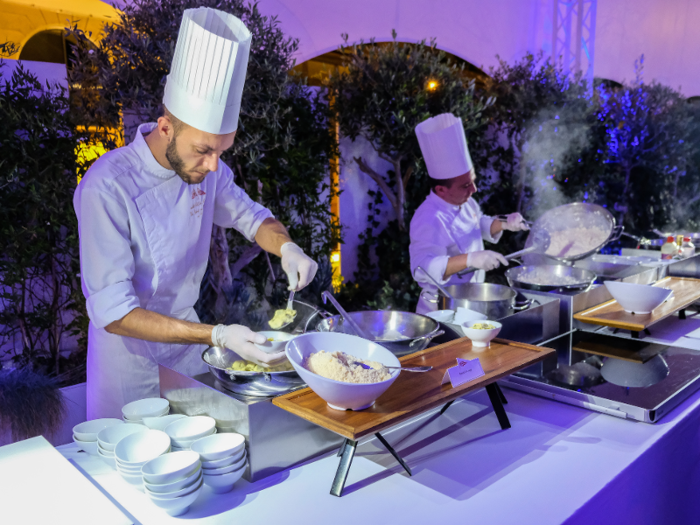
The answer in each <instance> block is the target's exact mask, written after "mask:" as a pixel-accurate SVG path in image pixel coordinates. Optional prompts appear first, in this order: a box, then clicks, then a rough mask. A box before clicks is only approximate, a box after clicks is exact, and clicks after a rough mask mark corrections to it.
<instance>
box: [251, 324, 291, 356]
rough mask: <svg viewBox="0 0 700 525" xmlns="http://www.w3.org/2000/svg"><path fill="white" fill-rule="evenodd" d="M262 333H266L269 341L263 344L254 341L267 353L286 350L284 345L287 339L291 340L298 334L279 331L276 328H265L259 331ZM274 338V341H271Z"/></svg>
mask: <svg viewBox="0 0 700 525" xmlns="http://www.w3.org/2000/svg"><path fill="white" fill-rule="evenodd" d="M258 333H259V334H260V335H264V336H265V338H266V339H267V341H265V342H264V343H262V344H258V343H254V344H255V346H257V347H258V348H259V349H260V350H262V351H263V352H265V353H266V354H276V353H278V352H283V351H284V346H285V345H286V344H287V341H291V340H292V339H294V338H295V337H296V336H295V335H292V334H290V333H287V332H279V331H274V330H263V331H262V332H258ZM270 339H272V341H270Z"/></svg>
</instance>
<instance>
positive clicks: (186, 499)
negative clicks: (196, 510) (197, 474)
mask: <svg viewBox="0 0 700 525" xmlns="http://www.w3.org/2000/svg"><path fill="white" fill-rule="evenodd" d="M201 492H202V482H201V481H200V484H199V487H197V489H195V490H194V491H193V492H190V493H189V494H187V495H185V496H180V497H179V498H175V499H165V498H157V497H154V496H152V495H151V494H149V495H148V497H149V498H150V499H151V501H152V502H153V503H154V504H155V505H156V506H158V507H160V508H161V509H163V510H164V511H165V512H167V513H168V514H170V515H171V516H180V515H182V514H184V513H185V512H187V511H188V510H189V509H190V505H192V504H193V503H194V502H195V500H196V499H197V498H198V497H199V494H200V493H201Z"/></svg>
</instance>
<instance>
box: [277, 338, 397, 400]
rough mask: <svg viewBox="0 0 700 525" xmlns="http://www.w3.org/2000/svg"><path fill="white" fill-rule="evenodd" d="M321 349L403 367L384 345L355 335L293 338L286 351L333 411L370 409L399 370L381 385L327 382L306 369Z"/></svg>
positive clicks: (329, 380) (299, 371)
mask: <svg viewBox="0 0 700 525" xmlns="http://www.w3.org/2000/svg"><path fill="white" fill-rule="evenodd" d="M320 350H326V351H327V352H333V351H336V350H339V351H341V352H345V353H346V354H349V355H352V356H354V357H357V358H359V359H364V360H370V361H377V362H379V363H382V364H383V365H386V366H400V363H399V360H398V359H397V358H396V356H395V355H394V354H392V353H391V352H389V350H387V349H386V348H384V347H383V346H381V345H379V344H377V343H373V342H371V341H367V340H366V339H362V338H361V337H357V336H354V335H348V334H341V333H337V332H312V333H308V334H303V335H300V336H298V337H296V338H295V339H292V340H291V341H289V342H288V343H287V347H286V349H285V352H286V354H287V358H288V359H289V362H290V363H292V366H293V367H294V369H295V370H296V371H297V373H298V374H299V376H300V377H301V378H302V379H303V380H304V382H305V383H306V384H307V385H309V387H311V389H312V390H313V391H314V392H316V394H318V395H319V397H321V398H322V399H324V400H325V401H326V403H328V406H329V407H331V408H335V409H337V410H347V409H351V410H362V409H365V408H369V407H371V406H372V405H373V404H374V402H375V401H376V399H377V398H378V397H379V396H381V395H382V394H383V393H384V392H385V391H386V389H387V388H389V387H390V386H391V384H392V383H393V382H394V381H396V378H397V377H399V371H398V370H391V371H390V372H391V378H389V379H387V380H386V381H381V382H379V383H345V382H343V381H334V380H333V379H327V378H325V377H322V376H320V375H317V374H314V373H313V372H310V371H309V370H307V369H306V368H304V366H303V363H304V360H305V359H306V357H307V356H308V355H309V354H313V353H314V352H318V351H320Z"/></svg>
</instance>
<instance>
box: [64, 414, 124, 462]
mask: <svg viewBox="0 0 700 525" xmlns="http://www.w3.org/2000/svg"><path fill="white" fill-rule="evenodd" d="M123 424H124V422H123V421H122V420H121V419H113V418H102V419H92V420H90V421H85V422H83V423H80V424H78V425H75V426H74V427H73V441H74V442H75V444H76V445H78V447H79V448H80V450H84V451H85V452H87V453H88V454H90V455H91V456H97V435H98V434H99V433H100V431H102V430H104V429H105V428H108V427H113V426H115V425H123Z"/></svg>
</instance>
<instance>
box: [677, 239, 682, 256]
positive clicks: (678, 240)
mask: <svg viewBox="0 0 700 525" xmlns="http://www.w3.org/2000/svg"><path fill="white" fill-rule="evenodd" d="M676 246H678V255H680V254H681V246H683V235H676Z"/></svg>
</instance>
